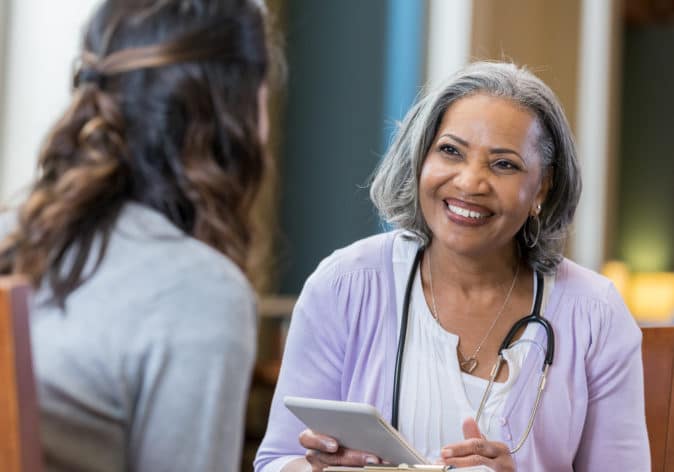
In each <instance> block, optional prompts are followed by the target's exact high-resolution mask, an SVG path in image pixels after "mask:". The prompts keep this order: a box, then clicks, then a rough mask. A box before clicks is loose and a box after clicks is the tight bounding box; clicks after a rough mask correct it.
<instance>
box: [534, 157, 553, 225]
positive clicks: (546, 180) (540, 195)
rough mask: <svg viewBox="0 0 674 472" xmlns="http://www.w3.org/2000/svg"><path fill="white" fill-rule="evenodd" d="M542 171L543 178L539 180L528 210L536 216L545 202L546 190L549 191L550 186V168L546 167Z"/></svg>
mask: <svg viewBox="0 0 674 472" xmlns="http://www.w3.org/2000/svg"><path fill="white" fill-rule="evenodd" d="M543 172H544V174H543V179H542V180H541V186H540V188H539V189H538V192H537V193H536V197H535V198H534V202H533V205H532V207H531V210H529V214H530V215H531V216H538V215H539V214H540V213H541V207H542V206H543V202H545V199H546V197H547V196H548V192H549V191H550V188H552V169H550V168H547V169H545V170H544V171H543Z"/></svg>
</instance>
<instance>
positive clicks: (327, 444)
mask: <svg viewBox="0 0 674 472" xmlns="http://www.w3.org/2000/svg"><path fill="white" fill-rule="evenodd" d="M323 447H324V448H325V449H327V450H328V452H337V443H336V442H335V441H333V440H331V439H325V440H324V441H323Z"/></svg>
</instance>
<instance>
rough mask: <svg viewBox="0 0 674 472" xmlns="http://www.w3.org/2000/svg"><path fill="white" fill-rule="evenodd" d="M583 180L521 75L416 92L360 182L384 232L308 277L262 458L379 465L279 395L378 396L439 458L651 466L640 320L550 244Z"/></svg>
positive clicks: (287, 469)
mask: <svg viewBox="0 0 674 472" xmlns="http://www.w3.org/2000/svg"><path fill="white" fill-rule="evenodd" d="M580 191H581V177H580V170H579V168H578V162H577V159H576V151H575V146H574V142H573V137H572V134H571V130H570V128H569V125H568V123H567V120H566V118H565V116H564V113H563V111H562V108H561V106H560V105H559V103H558V101H557V98H556V97H555V96H554V94H553V92H552V91H551V90H550V89H549V88H548V87H547V86H546V85H545V84H544V83H543V82H542V81H541V80H539V79H538V78H537V77H535V76H534V75H533V74H531V73H529V72H528V71H526V70H525V69H522V68H519V67H517V66H515V65H513V64H504V63H475V64H471V65H469V66H467V67H466V68H464V69H462V70H460V71H459V72H457V74H456V75H455V76H453V77H451V78H449V79H448V80H447V81H446V82H445V83H443V84H442V85H441V86H440V87H438V88H437V89H435V90H432V91H430V92H429V93H428V94H426V95H425V96H424V97H422V98H421V100H419V102H418V103H417V104H415V105H414V106H413V107H412V109H411V110H410V111H409V113H408V114H407V116H406V118H405V120H404V122H403V123H402V125H401V127H400V129H399V130H398V132H397V134H396V137H395V140H394V142H393V143H392V145H391V147H390V148H389V150H388V152H387V154H386V156H384V158H383V159H382V161H381V164H380V166H379V168H378V169H377V171H376V173H375V176H374V179H373V182H372V187H371V191H370V196H371V198H372V201H373V202H374V204H375V206H376V207H377V209H378V210H379V212H380V214H381V216H382V218H383V219H384V220H385V221H386V222H387V223H389V224H390V225H392V226H393V227H395V228H397V229H396V230H395V231H391V232H388V233H385V234H381V235H377V236H374V237H371V238H368V239H365V240H362V241H359V242H356V243H355V244H352V245H351V246H349V247H347V248H344V249H342V250H339V251H336V252H335V253H334V254H333V255H331V256H330V257H328V258H327V259H326V260H325V261H323V262H322V263H321V264H320V265H319V267H318V268H317V269H316V271H315V272H314V274H313V275H312V276H311V277H310V278H309V280H308V281H307V283H306V285H305V286H304V289H303V290H302V294H301V295H300V298H299V300H298V302H297V305H296V307H295V310H294V313H293V318H292V323H291V326H290V330H289V333H288V338H287V344H286V352H285V354H284V358H283V366H282V369H281V373H280V377H279V382H278V385H277V389H276V393H275V395H274V400H273V404H272V411H271V415H270V419H269V427H268V430H267V434H266V436H265V439H264V441H263V443H262V446H261V448H260V450H259V452H258V455H257V459H256V470H258V471H265V472H272V471H284V472H291V471H300V470H301V471H304V470H307V471H308V470H313V471H319V470H323V468H324V467H326V466H328V465H333V464H339V465H364V464H366V463H378V462H380V459H381V458H379V457H376V456H375V455H374V454H372V453H371V452H370V451H367V450H364V451H357V450H353V449H347V448H344V447H341V446H340V445H339V444H338V443H337V441H336V440H335V439H333V438H330V437H327V436H324V435H321V434H319V433H320V431H311V430H307V429H305V427H304V426H303V425H302V424H301V422H300V421H298V420H297V419H296V418H295V417H293V416H292V414H291V413H290V412H289V411H287V410H286V408H285V407H284V406H283V397H284V396H286V395H293V396H303V397H311V398H319V399H328V400H348V401H354V402H364V403H368V404H370V405H373V406H375V407H376V408H377V409H378V410H379V411H380V412H381V414H382V416H383V417H384V418H386V419H388V420H390V421H391V423H392V424H393V426H395V427H397V428H398V429H399V431H400V433H401V434H402V435H403V436H404V437H406V438H407V439H408V441H409V442H410V443H411V444H412V445H413V446H414V447H415V448H416V449H417V450H418V451H419V452H420V453H421V454H422V455H423V456H424V457H426V458H427V459H428V460H429V461H433V462H435V461H437V462H439V463H441V464H445V465H448V466H453V467H466V466H473V465H486V466H489V467H490V468H491V469H493V470H494V471H496V472H504V471H513V470H521V471H557V472H561V471H568V472H571V471H576V472H593V471H597V470H602V469H606V470H613V469H616V470H617V469H631V470H649V469H650V465H649V459H650V458H649V450H648V436H647V434H646V423H645V413H644V389H643V374H642V364H641V333H640V331H639V329H638V327H637V326H636V323H635V322H634V319H633V318H632V317H631V316H630V313H629V312H628V310H627V308H626V307H625V305H624V303H623V301H622V300H621V299H620V296H619V295H618V293H617V291H616V290H615V288H614V287H613V286H612V285H611V283H610V282H609V281H608V280H607V279H605V278H603V277H601V276H600V275H598V274H596V273H594V272H591V271H589V270H587V269H584V268H582V267H580V266H578V265H576V264H574V263H573V262H571V261H569V260H567V259H564V258H563V256H562V250H563V247H564V242H565V237H566V233H567V230H568V227H569V225H570V224H571V222H572V219H573V215H574V212H575V209H576V205H577V203H578V199H579V197H580ZM298 437H299V440H298V439H297V438H298ZM366 447H367V444H363V448H364V449H365V448H366Z"/></svg>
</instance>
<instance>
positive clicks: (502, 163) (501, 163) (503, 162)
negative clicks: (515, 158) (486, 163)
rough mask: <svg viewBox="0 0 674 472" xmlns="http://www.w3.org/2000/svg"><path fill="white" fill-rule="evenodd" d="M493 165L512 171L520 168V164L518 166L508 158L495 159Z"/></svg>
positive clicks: (499, 168)
mask: <svg viewBox="0 0 674 472" xmlns="http://www.w3.org/2000/svg"><path fill="white" fill-rule="evenodd" d="M492 167H494V168H496V169H498V170H503V171H512V172H514V171H517V170H520V166H518V165H517V164H515V163H514V162H512V161H509V160H507V159H499V160H497V161H495V162H494V163H493V164H492Z"/></svg>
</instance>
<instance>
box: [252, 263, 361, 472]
mask: <svg viewBox="0 0 674 472" xmlns="http://www.w3.org/2000/svg"><path fill="white" fill-rule="evenodd" d="M367 290H368V279H367V277H364V276H360V275H358V274H347V275H346V276H344V277H334V276H333V272H332V270H331V269H330V267H325V266H323V267H319V269H318V270H317V271H316V273H314V274H313V275H312V276H311V277H310V278H309V280H308V281H307V283H306V285H305V287H304V289H303V290H302V293H301V295H300V298H299V300H298V301H297V304H296V306H295V310H294V311H293V317H292V322H291V325H290V329H289V332H288V338H287V341H286V347H285V352H284V355H283V363H282V367H281V372H280V375H279V381H278V383H277V386H276V391H275V393H274V399H273V401H272V407H271V412H270V416H269V424H268V427H267V433H266V435H265V438H264V440H263V441H262V444H261V446H260V449H259V450H258V453H257V457H256V459H255V470H256V471H258V472H259V471H265V472H272V471H274V472H278V471H281V470H284V471H286V472H290V471H293V470H294V471H298V470H311V469H310V467H309V465H308V463H307V461H306V460H305V459H304V456H305V454H306V453H307V449H319V448H320V449H321V450H322V451H324V452H326V453H330V452H331V449H330V448H328V447H325V446H323V445H322V443H321V439H320V438H319V437H318V436H317V435H313V433H310V432H305V433H304V434H303V438H302V439H301V441H302V443H300V433H302V432H303V431H304V430H305V426H304V425H303V424H302V423H301V422H300V421H299V420H298V419H297V418H296V417H295V416H294V415H293V414H292V413H290V411H288V410H287V409H286V408H285V406H284V405H283V397H284V396H286V395H296V396H305V397H312V398H323V399H330V400H341V399H344V398H345V396H346V388H347V386H346V385H348V379H343V375H344V359H345V356H346V355H347V351H348V350H349V349H351V348H350V347H349V343H348V337H349V319H350V316H351V314H353V313H354V312H357V311H358V310H359V309H360V305H359V303H358V302H357V301H358V300H361V299H362V297H363V293H364V292H366V291H367ZM321 438H323V440H325V439H327V438H325V437H321ZM339 453H343V450H342V449H340V450H339ZM309 454H310V456H309V459H312V457H311V454H313V453H312V452H309ZM348 454H351V453H348ZM333 456H334V455H333ZM317 460H320V461H323V460H328V459H327V458H326V457H324V456H322V457H321V458H317ZM357 460H358V462H357V463H359V464H361V465H362V464H363V461H364V458H363V455H362V453H361V455H360V456H358V459H357ZM291 462H292V464H291Z"/></svg>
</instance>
